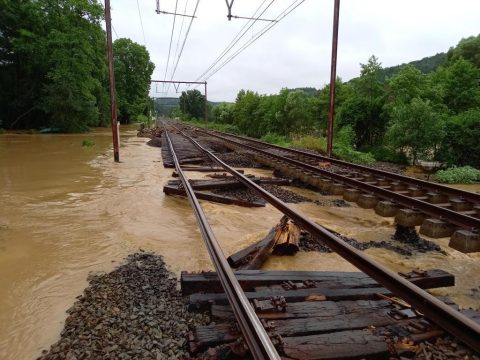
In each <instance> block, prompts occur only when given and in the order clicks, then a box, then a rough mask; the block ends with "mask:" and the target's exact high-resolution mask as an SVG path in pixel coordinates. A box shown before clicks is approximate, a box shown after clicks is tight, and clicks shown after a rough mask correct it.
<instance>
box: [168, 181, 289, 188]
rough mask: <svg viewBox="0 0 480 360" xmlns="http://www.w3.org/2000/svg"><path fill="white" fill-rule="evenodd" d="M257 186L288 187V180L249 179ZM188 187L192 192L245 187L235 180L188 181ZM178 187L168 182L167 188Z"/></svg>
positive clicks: (172, 182)
mask: <svg viewBox="0 0 480 360" xmlns="http://www.w3.org/2000/svg"><path fill="white" fill-rule="evenodd" d="M251 180H252V181H253V182H255V183H257V184H272V185H279V186H282V185H288V184H289V183H290V182H289V180H285V179H274V178H251ZM189 182H190V185H191V186H192V188H193V189H194V190H213V189H237V188H242V187H245V186H244V185H243V184H242V183H240V182H239V181H236V180H189ZM179 185H180V181H179V180H170V181H169V182H168V186H176V187H178V186H179Z"/></svg>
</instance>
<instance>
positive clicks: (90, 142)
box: [82, 139, 95, 147]
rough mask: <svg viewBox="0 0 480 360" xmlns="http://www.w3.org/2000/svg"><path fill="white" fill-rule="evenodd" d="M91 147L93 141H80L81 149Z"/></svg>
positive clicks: (93, 143)
mask: <svg viewBox="0 0 480 360" xmlns="http://www.w3.org/2000/svg"><path fill="white" fill-rule="evenodd" d="M93 145H95V141H93V140H92V139H83V140H82V147H92V146H93Z"/></svg>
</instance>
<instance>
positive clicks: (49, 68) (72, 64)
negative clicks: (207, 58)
mask: <svg viewBox="0 0 480 360" xmlns="http://www.w3.org/2000/svg"><path fill="white" fill-rule="evenodd" d="M1 6H2V11H1V12H0V84H1V87H0V107H1V108H2V112H1V113H0V128H7V129H31V128H42V127H49V128H56V129H58V130H59V131H65V132H77V131H86V130H88V128H89V127H93V126H103V125H106V124H108V123H109V122H110V99H109V88H108V68H107V63H106V52H105V51H106V35H105V32H104V31H103V29H102V27H101V21H102V20H103V17H104V9H103V6H102V5H101V3H100V2H99V1H97V0H54V1H53V0H22V1H17V0H2V1H1ZM113 49H114V54H115V55H114V64H115V77H116V91H117V107H118V115H119V120H120V121H121V122H130V121H133V120H137V118H138V117H139V116H142V115H147V114H148V112H149V109H150V107H151V101H150V99H149V96H148V91H149V87H150V77H151V75H152V72H153V69H154V65H153V63H152V62H151V61H150V56H149V53H148V51H147V49H146V48H145V47H144V46H141V45H139V44H136V43H134V42H133V41H131V40H130V39H117V40H115V42H114V44H113Z"/></svg>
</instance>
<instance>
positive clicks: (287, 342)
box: [282, 330, 389, 360]
mask: <svg viewBox="0 0 480 360" xmlns="http://www.w3.org/2000/svg"><path fill="white" fill-rule="evenodd" d="M283 340H284V343H283V350H284V353H285V356H283V357H282V358H283V359H287V360H294V359H295V360H300V359H310V360H320V359H322V360H333V359H351V360H353V359H388V358H389V351H388V347H387V345H386V343H385V339H384V337H382V336H377V335H373V334H372V333H371V332H370V331H368V330H353V331H340V332H334V333H328V334H320V335H310V336H301V337H287V338H284V339H283Z"/></svg>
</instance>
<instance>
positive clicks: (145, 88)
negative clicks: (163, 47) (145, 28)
mask: <svg viewBox="0 0 480 360" xmlns="http://www.w3.org/2000/svg"><path fill="white" fill-rule="evenodd" d="M113 54H114V64H115V86H116V90H117V104H118V105H117V106H118V110H119V119H120V121H125V122H130V121H132V120H135V119H136V117H137V116H138V115H141V114H144V115H148V112H147V110H148V109H150V107H151V105H150V98H149V96H148V92H149V90H150V81H151V76H152V73H153V70H154V68H155V65H154V64H153V63H152V62H151V61H150V55H149V53H148V51H147V49H146V48H145V46H143V45H139V44H137V43H135V42H133V41H132V40H130V39H125V38H122V39H117V40H115V41H114V43H113Z"/></svg>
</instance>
